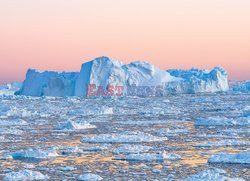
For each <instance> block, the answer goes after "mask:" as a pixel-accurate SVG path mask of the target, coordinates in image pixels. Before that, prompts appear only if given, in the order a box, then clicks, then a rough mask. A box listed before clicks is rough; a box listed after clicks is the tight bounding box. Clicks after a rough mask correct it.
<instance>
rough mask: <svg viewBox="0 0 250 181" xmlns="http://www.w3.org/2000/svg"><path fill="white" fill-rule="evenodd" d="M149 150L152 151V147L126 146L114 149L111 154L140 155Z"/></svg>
mask: <svg viewBox="0 0 250 181" xmlns="http://www.w3.org/2000/svg"><path fill="white" fill-rule="evenodd" d="M150 149H152V147H150V146H143V145H127V144H126V145H123V146H120V147H118V148H116V149H114V150H113V151H112V152H113V153H114V154H128V153H142V152H147V151H148V150H150Z"/></svg>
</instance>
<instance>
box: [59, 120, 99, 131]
mask: <svg viewBox="0 0 250 181" xmlns="http://www.w3.org/2000/svg"><path fill="white" fill-rule="evenodd" d="M89 128H96V126H95V125H92V124H90V123H88V122H76V121H72V120H68V121H65V122H62V123H59V125H58V126H57V129H59V130H78V129H89Z"/></svg>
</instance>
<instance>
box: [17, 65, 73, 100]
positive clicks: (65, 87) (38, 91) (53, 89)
mask: <svg viewBox="0 0 250 181" xmlns="http://www.w3.org/2000/svg"><path fill="white" fill-rule="evenodd" d="M77 75H78V73H77V72H53V71H43V72H42V71H38V70H34V69H29V70H28V71H27V73H26V79H25V81H24V82H23V85H22V87H21V89H20V90H19V91H17V92H16V93H15V94H17V95H26V96H73V95H74V87H75V80H76V78H77Z"/></svg>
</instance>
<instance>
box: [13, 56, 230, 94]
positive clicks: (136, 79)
mask: <svg viewBox="0 0 250 181" xmlns="http://www.w3.org/2000/svg"><path fill="white" fill-rule="evenodd" d="M227 90H228V81H227V73H226V71H225V70H223V69H222V68H219V67H215V68H214V69H213V70H211V71H210V72H209V71H206V70H198V69H191V70H178V69H175V70H174V69H172V70H167V71H165V70H161V69H160V68H158V67H156V66H154V65H152V64H149V63H147V62H144V61H136V62H132V63H129V64H122V63H121V62H119V61H117V60H113V59H110V58H108V57H99V58H96V59H94V60H92V61H89V62H87V63H84V64H83V65H82V67H81V71H80V73H76V72H69V73H66V72H51V71H45V72H41V71H37V70H33V69H29V70H28V72H27V74H26V79H25V81H24V83H23V86H22V88H21V89H20V90H19V91H17V92H16V94H20V95H27V96H43V95H44V96H90V95H91V96H113V95H116V96H121V95H122V96H163V95H166V94H169V93H200V92H221V91H227Z"/></svg>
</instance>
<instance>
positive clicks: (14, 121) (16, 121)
mask: <svg viewBox="0 0 250 181" xmlns="http://www.w3.org/2000/svg"><path fill="white" fill-rule="evenodd" d="M0 125H1V126H24V125H28V123H27V122H26V121H24V120H23V119H8V120H1V119H0Z"/></svg>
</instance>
